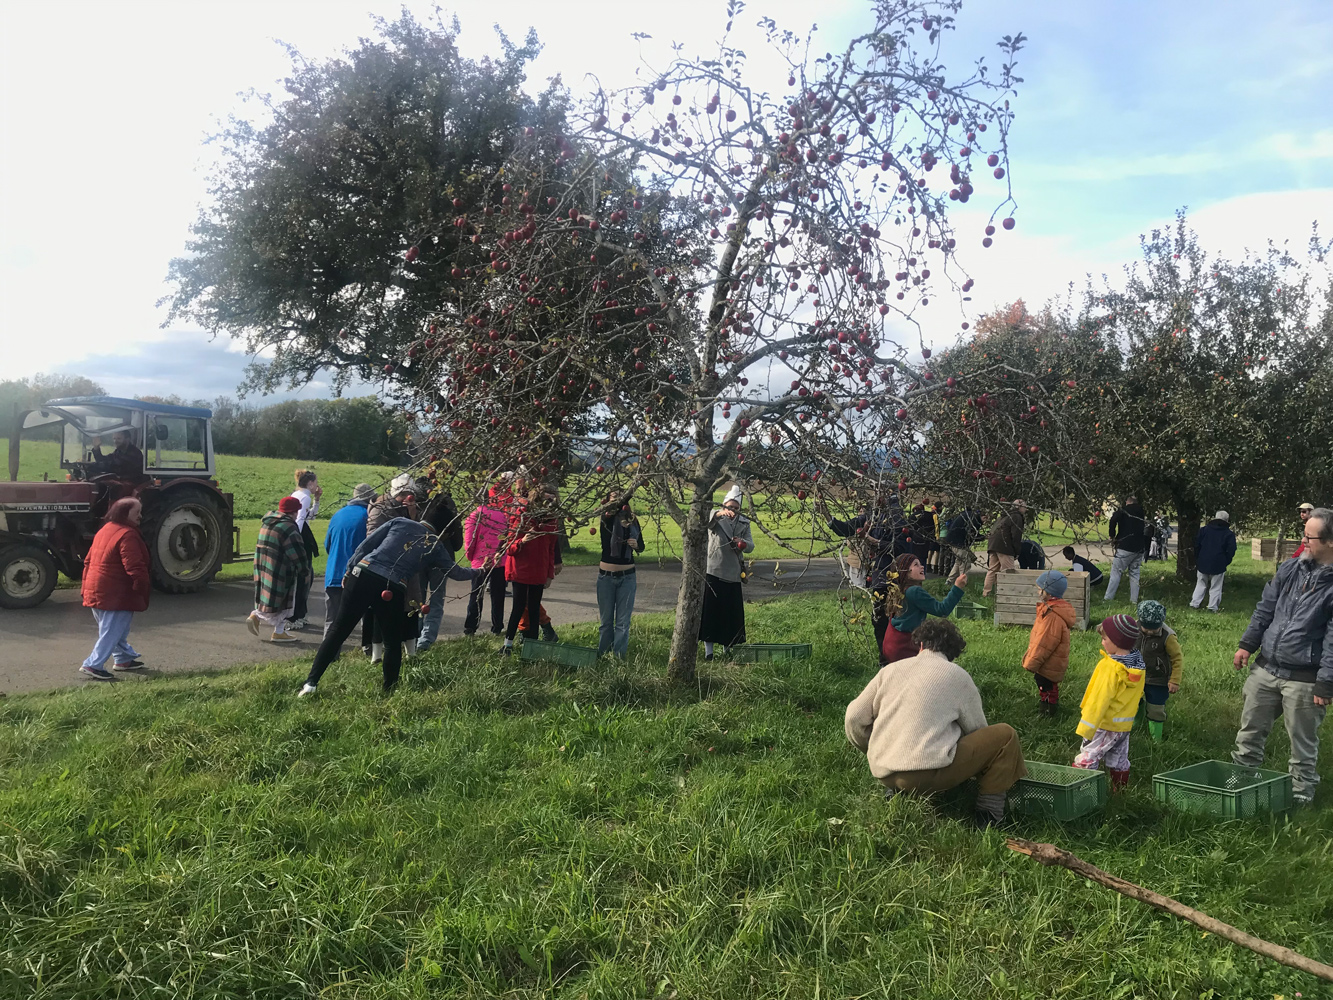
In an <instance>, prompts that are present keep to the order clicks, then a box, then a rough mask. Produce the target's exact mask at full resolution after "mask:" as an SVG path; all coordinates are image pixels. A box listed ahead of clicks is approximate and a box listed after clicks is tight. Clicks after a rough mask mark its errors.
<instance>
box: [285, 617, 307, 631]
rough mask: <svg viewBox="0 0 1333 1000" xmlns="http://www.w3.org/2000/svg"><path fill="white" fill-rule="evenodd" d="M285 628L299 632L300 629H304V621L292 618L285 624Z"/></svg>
mask: <svg viewBox="0 0 1333 1000" xmlns="http://www.w3.org/2000/svg"><path fill="white" fill-rule="evenodd" d="M287 627H288V628H289V629H294V630H295V631H297V632H299V631H301V629H303V628H305V619H304V618H293V619H292V620H291V621H289V622H288V623H287Z"/></svg>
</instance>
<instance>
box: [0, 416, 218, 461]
mask: <svg viewBox="0 0 1333 1000" xmlns="http://www.w3.org/2000/svg"><path fill="white" fill-rule="evenodd" d="M212 415H213V414H212V411H210V410H206V409H203V408H202V407H197V406H172V405H169V404H166V403H144V402H140V401H139V400H134V399H118V398H116V397H113V396H81V397H76V398H72V399H53V400H51V401H50V402H48V403H47V404H45V405H44V406H43V407H41V409H37V410H30V411H29V412H28V413H26V414H24V416H23V421H22V426H21V430H23V431H31V430H37V429H39V428H42V427H47V426H49V425H53V424H60V425H62V426H61V440H60V467H61V468H62V469H67V470H69V477H70V478H71V479H73V480H94V479H98V478H100V477H103V476H110V477H112V478H119V479H125V480H128V481H131V482H137V481H141V480H143V479H148V478H156V479H163V478H171V479H175V478H181V477H184V478H197V479H212V478H213V476H214V468H213V441H212V429H211V426H210V418H211V417H212ZM9 451H10V454H9V478H10V480H11V481H14V480H17V479H18V454H19V436H18V435H14V436H13V437H11V439H10V442H9Z"/></svg>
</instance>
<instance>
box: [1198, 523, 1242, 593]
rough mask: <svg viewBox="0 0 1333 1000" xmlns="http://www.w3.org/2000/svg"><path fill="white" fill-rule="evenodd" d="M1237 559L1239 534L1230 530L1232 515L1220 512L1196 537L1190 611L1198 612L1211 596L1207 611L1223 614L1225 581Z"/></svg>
mask: <svg viewBox="0 0 1333 1000" xmlns="http://www.w3.org/2000/svg"><path fill="white" fill-rule="evenodd" d="M1235 557H1236V533H1235V532H1234V531H1232V530H1231V515H1230V514H1228V513H1227V512H1226V511H1224V510H1219V511H1218V512H1217V516H1216V517H1214V518H1213V519H1212V520H1211V521H1209V522H1208V523H1207V524H1205V525H1204V526H1203V527H1202V528H1200V529H1199V533H1198V534H1197V535H1195V536H1194V571H1195V574H1196V576H1197V580H1196V582H1195V584H1194V596H1193V597H1192V598H1190V607H1191V608H1195V609H1196V610H1197V609H1198V608H1199V607H1200V606H1201V605H1202V604H1203V598H1204V594H1207V595H1208V610H1209V611H1211V612H1213V614H1217V612H1219V611H1221V610H1222V581H1223V580H1224V579H1225V578H1226V575H1227V567H1228V566H1230V565H1231V560H1232V559H1234V558H1235Z"/></svg>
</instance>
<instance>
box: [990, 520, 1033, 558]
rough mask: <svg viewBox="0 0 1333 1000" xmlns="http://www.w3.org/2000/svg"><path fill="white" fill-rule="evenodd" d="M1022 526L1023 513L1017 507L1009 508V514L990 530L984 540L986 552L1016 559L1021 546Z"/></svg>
mask: <svg viewBox="0 0 1333 1000" xmlns="http://www.w3.org/2000/svg"><path fill="white" fill-rule="evenodd" d="M1023 525H1024V519H1023V512H1022V511H1021V510H1019V509H1018V508H1017V507H1013V508H1010V510H1009V513H1007V514H1005V515H1004V517H1002V518H1000V519H999V520H998V521H996V522H995V527H993V528H991V530H990V535H989V536H987V538H986V551H987V552H995V553H998V554H999V555H1002V556H1013V557H1014V558H1015V559H1017V558H1018V554H1019V552H1020V551H1021V549H1022V546H1023Z"/></svg>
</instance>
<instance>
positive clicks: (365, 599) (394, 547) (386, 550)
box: [297, 517, 481, 698]
mask: <svg viewBox="0 0 1333 1000" xmlns="http://www.w3.org/2000/svg"><path fill="white" fill-rule="evenodd" d="M480 572H481V570H474V569H472V568H471V567H463V566H459V565H458V564H457V563H455V562H454V551H453V549H451V548H450V547H449V545H448V543H446V542H442V541H441V540H440V536H439V535H437V534H435V533H434V532H433V531H431V530H430V527H429V526H428V525H425V524H422V523H421V522H420V521H413V520H410V519H409V518H406V517H395V518H393V519H392V520H389V521H386V522H384V523H383V524H381V525H380V526H379V527H378V528H376V529H375V530H374V531H372V532H371V533H370V534H369V535H367V536H366V539H365V541H363V542H362V543H361V544H360V545H358V546H357V548H356V551H355V552H353V553H352V554H351V556H350V557H349V558H348V560H347V573H346V574H345V575H344V576H343V579H342V585H343V590H344V594H343V600H342V606H341V607H340V608H339V609H338V617H337V618H336V619H335V620H334V623H333V628H331V629H330V630H329V633H328V635H326V636H324V641H323V642H321V643H320V644H319V652H317V653H316V654H315V662H314V663H312V664H311V665H310V675H309V676H308V677H307V678H306V682H305V684H304V685H303V686H302V687H301V690H300V691H299V692H297V697H299V698H304V697H306V696H307V695H311V694H314V693H315V686H316V685H317V684H318V683H319V679H320V678H321V677H323V676H324V671H325V670H327V669H328V667H329V664H330V663H332V662H333V660H334V658H335V657H336V656H337V654H338V650H339V648H340V647H341V646H342V644H343V642H344V641H346V639H347V637H348V636H349V635H351V634H352V629H354V628H356V623H357V622H359V621H361V619H362V617H363V616H364V615H365V613H366V612H367V611H370V612H371V613H372V614H373V615H374V616H375V623H376V626H377V627H378V629H379V630H380V633H381V634H382V635H383V637H384V664H383V667H384V690H385V693H388V692H389V691H392V690H393V689H394V687H395V686H396V685H397V684H398V671H399V668H400V667H401V665H402V662H403V640H404V639H409V638H412V636H405V635H404V634H403V628H404V625H405V624H406V622H407V607H406V605H407V587H408V583H409V582H410V581H415V580H416V578H417V577H418V576H419V575H421V574H426V578H427V579H428V580H429V581H430V583H431V586H432V587H438V586H440V585H441V584H443V582H444V579H445V577H448V578H449V579H451V580H461V581H466V582H468V583H471V582H472V580H473V579H474V578H475V577H476V576H477V575H478V574H479V573H480Z"/></svg>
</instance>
